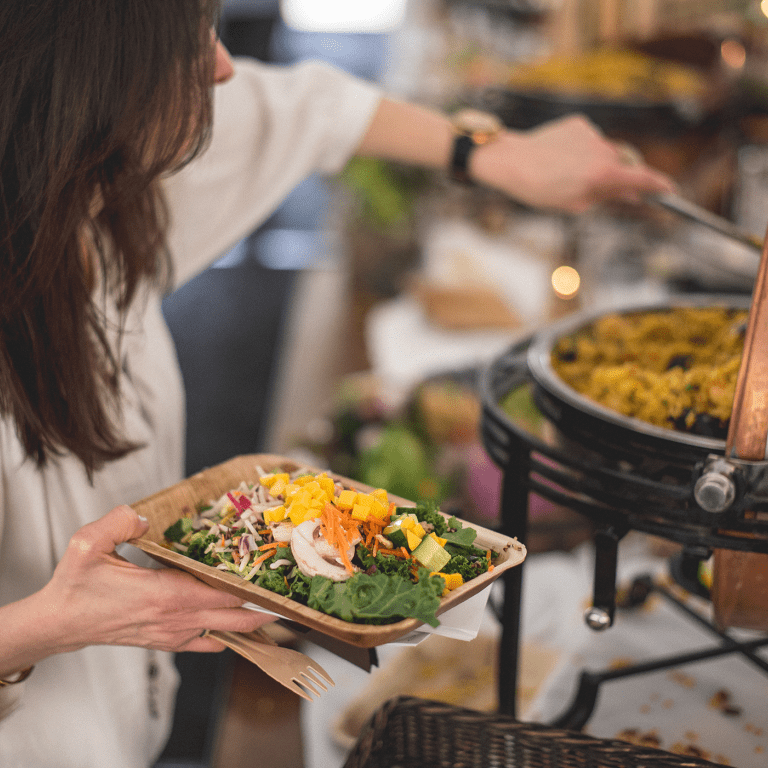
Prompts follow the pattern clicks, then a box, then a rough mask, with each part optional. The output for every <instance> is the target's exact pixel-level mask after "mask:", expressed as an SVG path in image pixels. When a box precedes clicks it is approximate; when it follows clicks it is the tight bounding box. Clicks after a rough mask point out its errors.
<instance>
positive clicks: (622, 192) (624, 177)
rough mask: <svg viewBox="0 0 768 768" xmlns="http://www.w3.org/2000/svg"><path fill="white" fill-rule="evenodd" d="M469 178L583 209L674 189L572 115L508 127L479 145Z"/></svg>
mask: <svg viewBox="0 0 768 768" xmlns="http://www.w3.org/2000/svg"><path fill="white" fill-rule="evenodd" d="M470 171H471V174H472V177H473V178H474V179H475V180H476V181H477V182H478V183H481V184H485V185H486V186H489V187H494V188H495V189H498V190H501V191H502V192H505V193H507V194H508V195H510V196H511V197H514V198H515V199H517V200H519V201H521V202H524V203H527V204H528V205H531V206H534V207H540V208H553V209H559V210H564V211H568V212H570V213H581V212H583V211H586V210H587V209H589V208H590V207H592V206H593V205H595V204H596V203H599V202H602V201H605V200H623V201H627V202H640V201H641V200H642V198H643V197H644V196H647V195H649V194H652V193H658V192H673V191H674V189H675V187H674V184H673V183H672V181H671V180H670V179H669V178H668V177H667V176H665V175H664V174H662V173H660V172H659V171H655V170H654V169H652V168H650V167H649V166H647V165H645V164H643V163H642V161H640V160H639V158H637V157H636V158H629V157H628V155H627V152H626V148H625V147H623V146H622V145H619V144H615V143H613V142H611V141H609V140H608V139H606V138H605V137H604V136H603V134H602V133H601V132H600V131H599V130H598V129H597V128H596V127H595V126H594V125H593V124H592V123H591V122H590V121H589V120H587V119H586V118H585V117H583V116H581V115H572V116H569V117H565V118H562V119H560V120H555V121H553V122H550V123H546V124H544V125H542V126H540V127H538V128H536V129H534V130H531V131H527V132H516V131H507V132H505V133H503V134H502V135H501V137H500V138H499V139H497V140H496V141H493V142H491V143H489V144H486V145H484V146H482V147H478V148H477V149H476V150H475V152H474V153H473V155H472V158H471V160H470Z"/></svg>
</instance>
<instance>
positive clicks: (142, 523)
mask: <svg viewBox="0 0 768 768" xmlns="http://www.w3.org/2000/svg"><path fill="white" fill-rule="evenodd" d="M148 528H149V523H148V522H147V520H146V519H145V518H143V517H141V516H139V515H138V514H137V513H136V512H135V511H134V510H133V509H131V508H130V507H129V506H127V505H121V506H119V507H115V508H114V509H113V510H112V511H111V512H108V513H107V514H106V515H104V516H103V517H101V518H99V519H98V520H96V521H95V522H93V523H89V524H88V525H85V526H83V527H82V528H80V530H78V531H76V532H75V534H74V535H73V536H72V538H71V539H70V542H69V543H70V547H71V548H73V549H74V550H75V551H78V552H80V553H82V554H105V555H106V554H111V553H113V552H114V551H115V548H116V547H117V546H118V545H119V544H123V543H125V542H126V541H129V540H130V539H135V538H138V537H139V536H141V535H143V534H144V533H146V532H147V529H148Z"/></svg>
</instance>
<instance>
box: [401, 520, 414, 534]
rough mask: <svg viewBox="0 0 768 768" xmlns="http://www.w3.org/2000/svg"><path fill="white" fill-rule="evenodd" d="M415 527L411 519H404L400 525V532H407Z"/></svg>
mask: <svg viewBox="0 0 768 768" xmlns="http://www.w3.org/2000/svg"><path fill="white" fill-rule="evenodd" d="M414 525H416V521H415V520H414V519H413V518H412V517H404V518H403V522H402V523H400V530H401V531H408V530H410V529H411V528H413V526H414Z"/></svg>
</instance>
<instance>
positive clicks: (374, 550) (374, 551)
mask: <svg viewBox="0 0 768 768" xmlns="http://www.w3.org/2000/svg"><path fill="white" fill-rule="evenodd" d="M378 551H379V540H378V539H374V540H373V556H374V557H376V553H377V552H378Z"/></svg>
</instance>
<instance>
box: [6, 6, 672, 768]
mask: <svg viewBox="0 0 768 768" xmlns="http://www.w3.org/2000/svg"><path fill="white" fill-rule="evenodd" d="M215 6H216V2H215V0H163V2H156V1H155V0H131V1H129V0H3V3H2V4H0V73H1V74H2V76H1V77H0V473H1V478H2V482H1V483H0V626H2V627H3V631H2V633H0V681H1V682H0V710H1V711H2V714H4V715H5V717H4V718H3V719H2V721H0V765H2V766H4V768H17V767H19V766H25V767H28V766H35V768H47V766H56V768H65V767H66V766H97V765H109V766H110V767H111V768H123V767H125V768H138V767H139V766H148V765H151V764H152V762H153V761H154V760H155V758H156V757H157V755H158V753H159V752H160V750H161V748H162V746H163V744H164V741H165V739H166V737H167V734H168V730H169V725H170V719H171V714H172V701H173V696H174V692H175V687H176V679H175V671H174V667H173V664H172V657H171V653H170V652H175V651H200V652H206V651H217V650H221V646H220V645H219V644H218V643H216V642H215V641H214V640H211V639H209V638H204V637H201V633H202V631H203V630H205V629H227V630H236V631H246V630H250V629H253V628H255V627H257V626H258V625H260V624H261V623H263V622H264V621H265V618H264V617H262V616H260V615H258V614H256V613H253V612H252V611H249V610H246V609H244V608H242V607H241V601H240V600H238V599H235V598H233V597H230V596H227V595H224V594H221V593H219V592H217V591H216V590H214V589H212V588H210V587H208V586H206V585H205V584H202V583H201V582H199V581H197V580H195V579H194V578H192V577H191V576H189V575H188V574H185V573H182V572H177V571H172V570H161V569H154V568H149V567H145V566H146V563H144V564H141V565H140V564H134V563H132V562H129V561H128V560H127V559H124V557H129V556H130V557H131V558H133V559H135V560H136V561H137V563H138V562H139V558H138V554H137V552H136V550H134V549H133V548H131V547H120V545H122V544H124V543H125V542H127V541H128V540H130V539H131V538H134V537H137V536H140V535H141V534H142V533H144V531H145V530H146V522H145V521H143V520H142V519H141V518H139V517H138V516H137V515H136V513H135V512H133V510H131V509H130V507H128V506H125V504H126V503H130V502H131V501H133V500H136V499H139V498H143V497H145V496H147V495H149V494H151V493H153V492H155V491H157V490H159V489H161V488H164V487H166V486H168V485H170V484H172V483H174V482H177V481H178V480H179V479H181V476H182V467H183V457H182V445H183V411H184V409H183V394H182V389H181V382H180V375H179V371H178V366H177V364H176V360H175V355H174V350H173V346H172V343H171V340H170V336H169V333H168V331H167V329H166V327H165V325H164V322H163V319H162V314H161V311H160V300H161V296H162V292H163V290H164V289H165V288H166V287H167V286H168V285H169V282H168V277H169V276H170V275H172V276H173V279H174V280H175V281H176V283H177V284H178V283H179V282H181V281H183V280H186V279H188V278H189V277H191V276H192V275H193V274H194V273H195V272H197V271H199V270H200V269H202V268H203V267H205V266H206V265H207V264H208V263H210V261H211V260H213V259H214V258H215V257H216V256H218V255H219V254H221V253H222V252H224V251H225V250H226V249H227V247H229V246H231V245H232V244H233V243H234V242H236V241H237V240H238V239H239V238H241V237H242V236H243V235H245V234H246V233H248V232H250V231H251V230H252V229H253V228H254V226H256V225H257V224H258V223H259V222H260V221H262V220H263V219H264V218H266V217H267V216H268V215H269V214H270V213H271V212H272V211H273V210H274V208H275V207H276V206H277V205H278V204H279V202H280V201H281V200H282V198H283V197H284V196H285V195H286V194H287V193H288V192H289V191H290V190H291V188H292V187H293V186H294V185H295V184H296V183H297V182H298V181H300V180H301V179H302V178H304V177H305V176H307V175H308V174H310V173H313V172H318V171H320V172H323V171H324V172H328V173H331V172H335V171H337V170H339V169H340V168H341V167H342V166H343V165H344V163H345V162H346V160H347V159H348V158H349V157H350V156H352V155H353V154H354V153H358V154H367V155H374V156H379V157H389V158H395V159H398V160H401V161H405V162H413V163H419V164H422V165H425V166H429V167H433V168H439V167H446V165H447V164H448V161H449V158H450V157H451V156H452V153H453V143H454V135H453V132H452V129H451V124H450V120H449V119H448V118H447V117H446V116H443V115H440V114H438V113H435V112H432V111H429V110H426V109H423V108H420V107H418V106H415V105H409V104H403V103H399V102H397V101H394V100H390V99H386V98H383V97H382V95H381V93H380V92H379V91H378V90H377V89H376V88H375V87H373V86H371V85H369V84H366V83H363V82H360V81H358V80H355V79H354V78H351V77H349V76H347V75H345V74H342V73H340V72H338V71H335V70H333V69H331V68H329V67H327V66H324V65H319V64H306V65H300V66H297V67H294V68H291V69H279V68H271V67H267V66H264V65H260V64H257V63H255V62H241V63H239V64H238V65H237V67H234V66H233V64H232V62H231V61H230V60H229V57H228V56H227V55H226V52H225V51H224V49H223V48H222V47H221V46H220V45H219V44H218V43H217V42H216V40H215V39H214V38H213V37H212V35H211V33H210V32H209V30H210V29H211V28H212V24H213V22H214V20H215V14H216V10H217V9H216V7H215ZM214 83H219V84H222V85H221V87H220V88H218V89H216V93H215V95H213V94H212V92H211V91H212V89H211V88H210V86H211V85H212V84H214ZM465 160H467V161H468V162H467V165H468V171H469V173H470V174H471V175H472V176H473V178H474V179H475V180H476V181H478V182H481V183H485V184H489V185H491V186H494V187H496V188H498V189H501V190H504V191H506V192H508V193H510V194H512V195H514V196H515V197H517V198H518V199H520V200H522V201H524V202H526V203H529V204H531V205H542V206H552V207H557V208H560V209H563V210H571V211H580V210H584V209H585V208H586V207H588V206H590V205H592V204H593V203H595V202H597V201H599V200H601V199H604V198H606V197H622V198H629V199H635V198H637V197H638V196H641V195H643V194H646V193H648V192H654V191H660V190H666V189H670V188H671V184H670V182H669V181H668V180H667V179H666V178H665V177H663V176H661V175H659V174H657V173H655V172H654V171H652V170H651V169H649V168H647V167H645V166H643V165H627V164H624V163H622V162H621V156H620V153H619V152H618V151H617V149H616V148H615V147H614V146H613V145H611V144H610V143H609V142H607V141H605V140H604V139H603V138H602V137H601V136H600V134H599V133H598V132H597V131H596V130H594V128H592V127H591V126H590V125H589V124H588V123H587V122H586V121H584V120H582V119H581V118H574V119H569V120H566V121H561V122H558V123H556V124H553V125H550V126H546V127H544V128H542V129H541V130H539V131H535V132H532V133H530V134H520V133H513V132H504V133H502V134H501V135H500V136H499V137H498V138H497V140H495V141H493V142H491V143H490V144H488V145H486V146H482V147H478V148H477V149H476V150H475V151H474V152H473V153H471V155H469V154H468V155H467V157H465ZM110 509H111V510H112V511H111V512H107V510H110ZM105 512H106V514H105ZM116 548H120V551H121V554H118V553H117V551H116ZM121 555H123V556H121ZM33 666H34V672H33V673H32V674H31V675H30V674H29V670H30V668H31V667H33ZM28 675H29V676H28ZM27 676H28V679H26V678H27Z"/></svg>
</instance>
